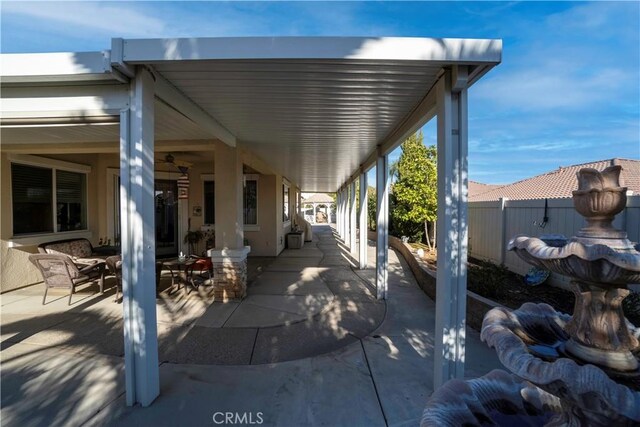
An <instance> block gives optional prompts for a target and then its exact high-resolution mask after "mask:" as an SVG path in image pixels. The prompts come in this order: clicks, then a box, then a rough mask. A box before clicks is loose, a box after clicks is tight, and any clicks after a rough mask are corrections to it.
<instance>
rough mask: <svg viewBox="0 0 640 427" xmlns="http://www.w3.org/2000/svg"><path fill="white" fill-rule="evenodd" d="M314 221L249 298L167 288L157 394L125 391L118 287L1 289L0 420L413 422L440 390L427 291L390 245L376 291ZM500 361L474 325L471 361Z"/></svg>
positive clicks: (262, 270) (367, 273) (161, 305)
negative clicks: (225, 300)
mask: <svg viewBox="0 0 640 427" xmlns="http://www.w3.org/2000/svg"><path fill="white" fill-rule="evenodd" d="M314 230H315V232H316V234H315V238H314V242H311V243H307V244H305V247H304V248H303V249H301V250H287V251H284V252H283V253H282V254H281V256H280V257H278V258H277V259H275V260H266V261H265V260H263V261H259V262H257V263H256V265H257V267H256V274H255V275H254V276H255V280H253V283H252V284H251V285H250V287H249V289H248V297H247V298H246V299H245V300H243V301H242V302H241V303H231V304H221V303H213V302H212V301H211V299H210V296H209V295H208V293H207V290H206V288H202V287H201V288H199V291H198V292H192V293H191V294H189V295H185V292H183V291H180V292H174V293H171V294H170V293H168V292H163V293H161V294H160V297H159V299H158V305H157V306H158V311H157V312H158V335H159V347H160V348H159V352H160V361H161V364H160V379H161V395H160V397H159V398H158V399H157V400H156V401H155V402H154V404H153V405H152V406H151V407H149V408H140V407H134V408H128V407H126V406H125V404H124V363H123V359H122V355H123V352H124V350H123V339H122V321H121V313H120V311H121V308H122V306H121V305H120V304H115V303H113V294H111V293H109V294H105V295H103V296H97V295H94V294H92V293H79V294H78V295H76V296H74V303H73V305H72V308H70V309H69V308H67V305H66V298H65V297H63V296H62V295H59V296H58V297H57V298H58V299H57V300H56V299H55V298H56V297H54V296H51V297H50V298H51V300H52V301H53V302H52V303H48V304H47V305H45V306H42V305H41V301H40V300H41V293H42V289H41V287H36V288H26V289H23V290H21V291H19V292H11V293H8V294H4V295H2V296H1V297H0V298H1V303H2V352H1V353H0V357H1V359H2V389H3V390H2V391H3V393H2V414H1V415H2V420H3V424H5V425H20V426H30V425H34V426H35V425H42V424H45V423H46V424H48V425H80V424H85V423H88V424H89V425H154V426H156V425H158V426H165V425H166V426H177V425H185V426H193V425H211V424H215V423H214V420H213V416H214V415H215V414H216V413H217V412H238V413H239V414H241V415H242V414H243V413H247V414H252V416H253V420H256V417H257V414H258V412H260V413H261V415H260V418H261V419H262V420H263V421H264V422H263V425H286V426H289V425H291V426H301V425H349V426H353V425H415V424H417V423H418V420H419V418H420V415H421V412H422V409H423V407H424V404H425V401H426V398H427V397H428V396H429V394H430V393H431V391H432V389H431V387H432V369H433V359H432V354H431V352H432V346H433V336H434V334H433V327H434V315H435V307H434V303H433V301H431V300H430V299H429V298H427V297H426V296H425V295H424V293H423V292H422V291H421V290H420V289H419V288H418V286H417V284H416V283H415V280H414V278H413V276H412V274H411V272H410V270H409V269H408V267H407V266H406V264H405V262H404V260H403V259H398V257H397V255H396V253H395V252H393V251H390V254H389V255H390V257H389V258H390V272H389V299H388V300H387V301H386V303H385V302H379V301H376V300H375V298H374V296H373V288H372V287H371V285H370V283H371V282H372V280H373V277H374V271H373V269H372V268H369V269H367V270H362V271H361V270H357V269H352V264H353V259H352V258H351V257H350V256H349V255H348V254H347V252H346V251H345V248H344V246H343V245H342V244H341V243H339V242H337V241H336V239H335V238H334V235H333V233H332V230H331V229H330V228H329V227H328V226H324V227H323V226H317V227H314ZM374 250H375V247H373V246H370V247H369V263H370V266H373V265H374V259H375V258H374V256H375V253H374ZM368 282H369V283H368ZM89 291H91V290H89ZM216 365H217V366H216ZM220 365H225V366H220ZM498 367H500V364H499V362H498V360H497V358H496V357H495V354H494V352H493V351H491V350H489V349H488V348H487V347H486V346H485V345H484V344H482V343H480V341H479V338H478V334H477V333H476V332H475V331H473V330H470V329H468V330H467V368H466V373H467V375H468V376H470V377H475V376H479V375H482V374H484V373H486V372H488V371H490V370H492V369H494V368H498ZM218 419H219V418H218ZM247 420H248V419H247Z"/></svg>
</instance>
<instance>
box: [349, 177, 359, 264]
mask: <svg viewBox="0 0 640 427" xmlns="http://www.w3.org/2000/svg"><path fill="white" fill-rule="evenodd" d="M349 192H350V199H351V201H350V202H349V209H350V211H349V250H350V251H351V253H355V252H356V229H357V228H358V227H357V224H356V220H357V217H356V210H357V206H356V180H355V179H354V180H353V181H351V185H350V186H349Z"/></svg>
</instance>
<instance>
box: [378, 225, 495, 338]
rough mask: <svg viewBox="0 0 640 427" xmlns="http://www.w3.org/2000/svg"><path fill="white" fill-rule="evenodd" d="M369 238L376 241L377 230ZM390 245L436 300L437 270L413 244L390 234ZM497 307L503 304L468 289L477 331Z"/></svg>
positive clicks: (470, 312)
mask: <svg viewBox="0 0 640 427" xmlns="http://www.w3.org/2000/svg"><path fill="white" fill-rule="evenodd" d="M368 238H369V240H373V241H375V240H376V233H375V231H369V232H368ZM389 246H390V247H391V248H393V249H395V250H396V251H398V252H399V253H400V254H401V255H402V256H403V258H404V259H405V261H407V264H408V265H409V268H410V269H411V272H412V273H413V276H414V277H415V278H416V281H417V282H418V286H420V289H422V291H423V292H424V293H425V294H427V296H428V297H429V298H431V299H432V300H433V301H435V300H436V271H435V270H432V269H431V268H429V266H428V264H427V263H426V262H425V261H423V260H421V259H417V258H416V257H415V255H414V254H413V250H412V248H411V246H409V245H408V244H406V243H402V240H400V239H398V238H397V237H395V236H391V235H390V236H389ZM495 307H502V305H501V304H498V303H497V302H495V301H492V300H490V299H488V298H485V297H482V296H480V295H478V294H476V293H475V292H471V291H469V290H467V319H466V322H467V325H469V326H471V327H472V328H473V329H475V330H476V331H480V330H481V329H482V320H483V319H484V316H485V314H487V312H488V311H489V310H491V309H492V308H495Z"/></svg>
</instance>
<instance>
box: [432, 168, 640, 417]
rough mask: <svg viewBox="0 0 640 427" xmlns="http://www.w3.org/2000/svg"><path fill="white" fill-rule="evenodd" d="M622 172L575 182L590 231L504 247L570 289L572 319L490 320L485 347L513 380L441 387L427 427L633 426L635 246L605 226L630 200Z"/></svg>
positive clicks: (532, 307) (513, 314)
mask: <svg viewBox="0 0 640 427" xmlns="http://www.w3.org/2000/svg"><path fill="white" fill-rule="evenodd" d="M620 172H621V167H620V166H611V167H609V168H607V169H605V170H604V171H602V172H598V171H596V170H595V169H589V168H587V169H582V170H581V171H580V172H578V190H577V191H574V192H573V201H574V206H575V209H576V210H577V211H578V213H580V214H581V215H582V216H584V217H585V218H586V221H587V225H586V226H585V227H584V228H583V229H581V230H580V232H579V233H578V234H577V235H576V236H575V237H572V238H570V239H568V240H567V239H565V238H564V237H563V238H562V239H557V238H554V240H553V241H551V240H547V241H545V239H544V238H542V239H539V238H533V237H526V236H518V237H515V238H514V239H512V240H511V242H509V249H510V250H513V251H514V252H515V253H516V254H517V255H518V256H519V257H520V258H522V259H524V260H525V261H527V262H528V263H530V264H532V265H534V266H536V267H540V268H545V269H548V270H551V271H553V272H555V273H559V274H563V275H566V276H569V277H570V278H571V279H572V282H571V283H572V285H573V288H574V293H575V295H576V302H575V307H574V312H573V316H568V315H566V314H563V313H558V312H556V311H555V310H553V308H551V307H550V306H549V305H547V304H532V303H527V304H524V305H523V306H522V307H520V308H519V309H517V310H514V311H511V310H508V309H505V308H496V309H493V310H491V311H490V312H489V313H487V315H486V316H485V318H484V322H483V325H482V334H481V337H482V340H483V341H485V342H486V343H487V344H488V345H489V346H491V347H493V348H495V350H496V352H497V353H498V357H499V358H500V361H501V362H502V364H503V365H504V366H505V367H506V368H507V369H508V370H509V371H511V372H512V373H513V374H514V375H515V376H513V375H509V374H507V373H505V372H501V371H493V372H491V373H490V374H488V375H486V376H484V377H482V378H478V379H476V380H472V381H468V382H464V381H458V380H454V381H450V382H448V383H447V384H445V385H444V386H443V387H441V388H440V389H439V390H437V391H436V392H435V393H434V395H433V396H432V397H431V399H430V401H429V403H428V405H427V408H426V409H425V412H424V417H423V422H422V424H423V425H424V426H431V425H438V426H442V425H451V426H453V425H459V424H462V423H466V424H467V425H481V424H485V423H489V424H491V423H497V424H498V425H502V424H508V425H550V426H556V425H558V426H559V425H568V426H582V425H589V426H592V425H593V426H605V425H606V426H610V425H640V369H639V367H638V366H639V364H638V358H639V354H640V344H639V338H640V328H636V327H634V326H633V325H632V324H631V323H630V322H628V321H627V319H625V317H624V315H623V312H622V300H623V299H624V298H625V297H626V296H627V295H628V294H629V290H628V289H627V285H628V284H630V283H640V252H639V251H640V245H635V246H634V244H633V243H631V242H630V241H629V240H628V238H627V234H626V233H625V232H623V231H620V230H617V229H615V228H614V227H613V226H612V221H613V219H614V217H615V215H616V214H618V213H620V212H621V211H622V210H623V209H624V207H625V205H626V199H627V197H626V190H627V189H626V188H624V187H621V186H620V184H619V177H620Z"/></svg>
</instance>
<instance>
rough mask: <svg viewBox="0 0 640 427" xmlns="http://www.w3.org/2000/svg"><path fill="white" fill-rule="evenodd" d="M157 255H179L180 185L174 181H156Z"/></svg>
mask: <svg viewBox="0 0 640 427" xmlns="http://www.w3.org/2000/svg"><path fill="white" fill-rule="evenodd" d="M154 196H155V197H154V204H155V213H156V216H155V222H156V254H157V255H175V254H177V253H178V243H179V242H178V184H177V182H176V181H173V180H161V179H157V180H156V181H155V193H154Z"/></svg>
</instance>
